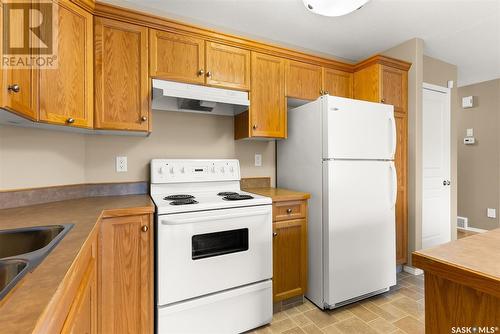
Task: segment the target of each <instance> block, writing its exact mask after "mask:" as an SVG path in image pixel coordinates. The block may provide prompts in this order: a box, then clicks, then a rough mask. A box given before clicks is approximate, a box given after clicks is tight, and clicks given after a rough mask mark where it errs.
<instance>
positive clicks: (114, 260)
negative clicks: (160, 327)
mask: <svg viewBox="0 0 500 334" xmlns="http://www.w3.org/2000/svg"><path fill="white" fill-rule="evenodd" d="M151 221H152V218H151V216H150V215H139V216H125V217H117V218H105V219H103V220H102V221H101V231H100V232H101V233H100V239H99V241H100V248H99V251H100V252H99V259H100V261H99V269H100V270H99V281H100V291H99V296H100V303H99V306H100V315H101V318H100V321H99V324H100V330H99V332H100V333H107V334H113V333H117V334H121V333H152V332H153V309H154V303H153V232H152V231H153V228H152V227H153V226H152V222H151Z"/></svg>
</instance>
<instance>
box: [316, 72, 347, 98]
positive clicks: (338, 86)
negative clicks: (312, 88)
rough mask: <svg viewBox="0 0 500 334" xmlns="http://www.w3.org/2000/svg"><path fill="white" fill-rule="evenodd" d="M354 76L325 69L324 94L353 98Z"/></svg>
mask: <svg viewBox="0 0 500 334" xmlns="http://www.w3.org/2000/svg"><path fill="white" fill-rule="evenodd" d="M353 78H354V77H353V74H352V73H350V72H344V71H340V70H335V69H332V68H325V67H324V68H323V92H324V93H325V94H329V95H332V96H340V97H347V98H352V97H353V88H354V84H353Z"/></svg>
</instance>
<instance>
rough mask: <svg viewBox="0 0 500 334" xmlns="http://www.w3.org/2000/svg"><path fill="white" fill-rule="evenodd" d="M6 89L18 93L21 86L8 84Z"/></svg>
mask: <svg viewBox="0 0 500 334" xmlns="http://www.w3.org/2000/svg"><path fill="white" fill-rule="evenodd" d="M7 90H8V91H9V92H12V93H19V91H20V90H21V87H19V85H18V84H13V85H9V86H8V87H7Z"/></svg>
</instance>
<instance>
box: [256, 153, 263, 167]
mask: <svg viewBox="0 0 500 334" xmlns="http://www.w3.org/2000/svg"><path fill="white" fill-rule="evenodd" d="M255 167H262V154H260V153H256V154H255Z"/></svg>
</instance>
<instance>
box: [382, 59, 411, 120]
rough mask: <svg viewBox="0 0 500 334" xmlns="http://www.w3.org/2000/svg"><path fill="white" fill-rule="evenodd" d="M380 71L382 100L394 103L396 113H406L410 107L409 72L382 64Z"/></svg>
mask: <svg viewBox="0 0 500 334" xmlns="http://www.w3.org/2000/svg"><path fill="white" fill-rule="evenodd" d="M380 71H381V74H380V75H381V77H382V86H381V88H382V89H381V96H380V102H382V103H386V104H391V105H393V106H394V112H396V113H406V109H407V108H408V101H407V96H408V78H407V72H406V71H403V70H400V69H397V68H392V67H389V66H381V68H380Z"/></svg>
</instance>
